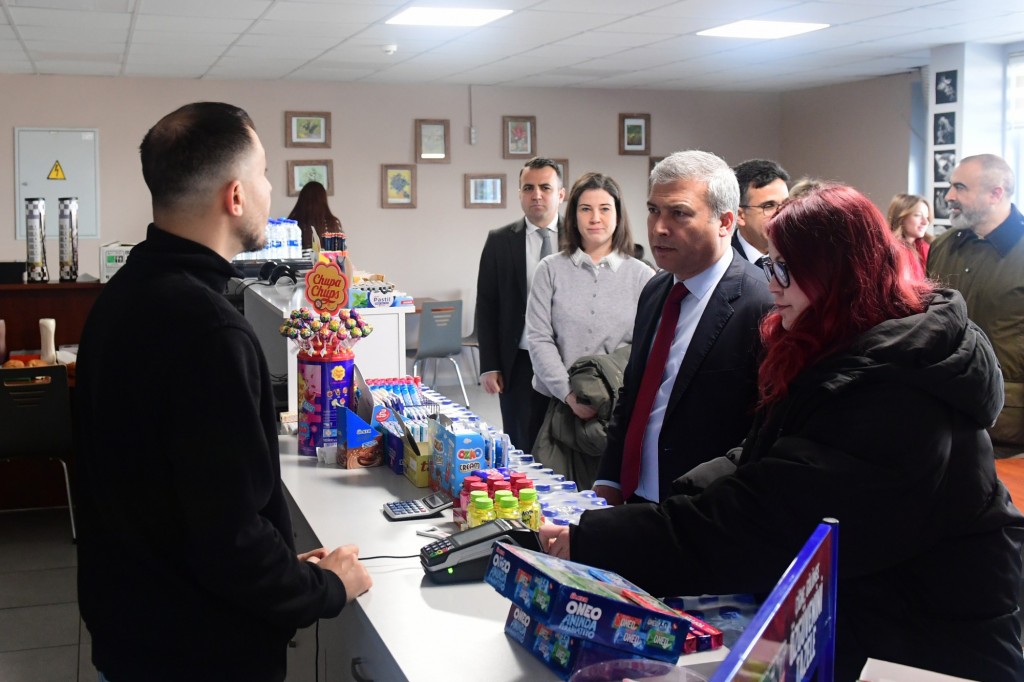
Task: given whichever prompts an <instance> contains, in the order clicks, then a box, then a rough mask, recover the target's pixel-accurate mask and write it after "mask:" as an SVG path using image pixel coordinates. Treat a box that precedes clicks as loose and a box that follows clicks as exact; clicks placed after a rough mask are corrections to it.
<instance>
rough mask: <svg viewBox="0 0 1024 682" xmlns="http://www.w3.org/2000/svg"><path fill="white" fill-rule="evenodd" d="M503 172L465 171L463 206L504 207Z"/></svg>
mask: <svg viewBox="0 0 1024 682" xmlns="http://www.w3.org/2000/svg"><path fill="white" fill-rule="evenodd" d="M505 178H506V176H505V174H504V173H466V174H465V182H466V186H465V198H464V203H463V207H464V208H505V184H506V183H505Z"/></svg>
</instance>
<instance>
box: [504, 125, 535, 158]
mask: <svg viewBox="0 0 1024 682" xmlns="http://www.w3.org/2000/svg"><path fill="white" fill-rule="evenodd" d="M501 130H502V136H501V139H502V146H501V158H503V159H528V158H530V157H531V156H534V155H536V152H535V151H534V150H535V149H537V117H536V116H502V117H501Z"/></svg>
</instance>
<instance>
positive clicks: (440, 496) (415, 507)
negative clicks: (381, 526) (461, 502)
mask: <svg viewBox="0 0 1024 682" xmlns="http://www.w3.org/2000/svg"><path fill="white" fill-rule="evenodd" d="M452 504H453V501H452V498H451V497H449V496H448V495H447V494H445V493H443V492H441V491H438V492H436V493H434V494H433V495H427V496H426V497H423V498H420V499H418V500H399V501H397V502H385V503H384V513H385V514H387V515H388V518H391V519H395V520H396V521H404V520H405V519H420V518H423V517H424V516H433V515H434V514H439V513H441V512H442V511H444V510H445V509H448V508H449V507H451V506H452Z"/></svg>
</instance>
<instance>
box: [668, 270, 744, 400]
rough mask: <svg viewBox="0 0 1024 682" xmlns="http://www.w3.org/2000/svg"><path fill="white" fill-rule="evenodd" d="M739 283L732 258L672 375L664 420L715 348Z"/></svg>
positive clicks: (740, 281)
mask: <svg viewBox="0 0 1024 682" xmlns="http://www.w3.org/2000/svg"><path fill="white" fill-rule="evenodd" d="M742 283H743V261H742V260H739V259H737V258H736V257H735V256H733V260H732V263H730V264H729V269H728V270H726V271H725V276H723V277H722V279H721V281H720V282H719V283H718V286H716V287H715V288H714V290H713V291H712V292H711V294H710V296H711V300H710V301H708V305H707V307H706V308H705V309H704V314H703V315H701V317H700V321H699V322H697V328H696V329H695V330H694V332H693V338H692V339H690V345H689V346H688V347H687V349H686V355H685V356H683V364H682V365H680V366H679V372H678V373H677V374H676V381H675V383H674V384H673V385H672V395H671V396H670V397H669V399H668V406H667V407H666V409H665V418H666V419H668V418H669V415H671V414H672V411H673V410H674V409H675V407H676V405H678V404H679V400H680V398H682V396H683V393H684V392H685V391H686V389H687V387H689V385H690V382H691V381H692V380H693V377H694V375H696V374H697V371H698V370H699V369H700V366H701V364H702V363H703V362H704V358H705V357H706V356H707V354H708V352H709V351H710V350H711V348H712V347H713V346H714V345H715V341H716V340H717V339H718V336H719V335H720V334H721V333H722V330H723V329H724V328H725V325H726V323H727V322H728V321H729V318H730V317H732V315H733V312H734V310H733V307H732V301H735V300H736V298H737V297H738V296H739V295H740V293H741V290H742Z"/></svg>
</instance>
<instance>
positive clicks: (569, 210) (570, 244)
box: [562, 173, 633, 258]
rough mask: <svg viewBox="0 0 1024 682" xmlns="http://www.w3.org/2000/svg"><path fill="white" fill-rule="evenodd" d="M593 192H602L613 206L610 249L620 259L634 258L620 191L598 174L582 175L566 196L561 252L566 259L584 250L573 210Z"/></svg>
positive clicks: (610, 179)
mask: <svg viewBox="0 0 1024 682" xmlns="http://www.w3.org/2000/svg"><path fill="white" fill-rule="evenodd" d="M592 189H603V190H604V191H605V192H608V194H610V195H611V197H612V200H613V201H614V202H615V221H616V222H615V232H614V233H613V234H612V249H613V250H615V251H618V252H619V253H620V254H622V255H623V256H629V257H630V258H632V257H633V233H632V231H631V230H630V229H629V217H627V216H626V207H625V206H623V205H622V198H621V197H622V190H621V189H619V185H618V183H616V182H615V180H613V179H612V178H611V177H610V176H608V175H603V174H601V173H584V174H583V175H581V176H580V179H579V180H577V181H576V184H574V185H573V186H572V191H571V192H570V193H569V203H568V204H567V205H566V207H565V229H564V230H563V236H562V252H563V253H565V255H567V256H571V255H572V254H574V253H576V249H580V248H583V237H581V236H580V226H579V222H578V221H577V219H576V208H577V207H578V206H579V204H580V197H581V196H582V195H583V193H584V192H586V191H588V190H592Z"/></svg>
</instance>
